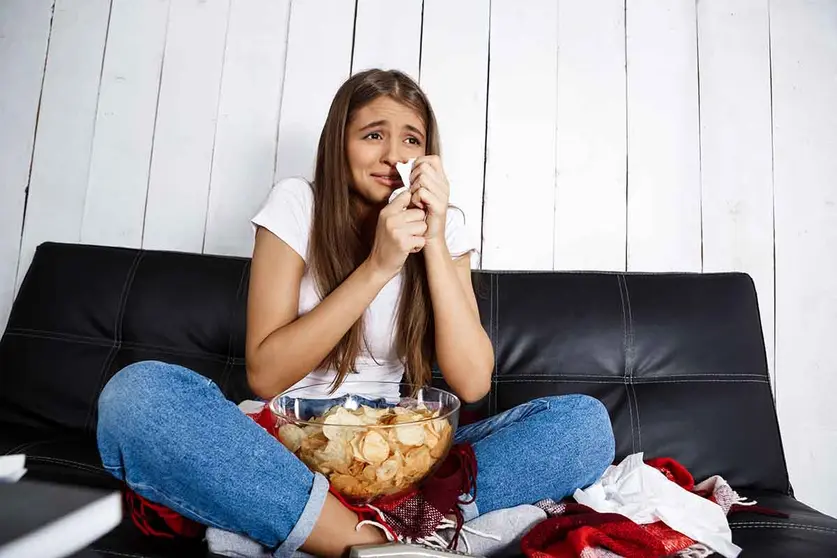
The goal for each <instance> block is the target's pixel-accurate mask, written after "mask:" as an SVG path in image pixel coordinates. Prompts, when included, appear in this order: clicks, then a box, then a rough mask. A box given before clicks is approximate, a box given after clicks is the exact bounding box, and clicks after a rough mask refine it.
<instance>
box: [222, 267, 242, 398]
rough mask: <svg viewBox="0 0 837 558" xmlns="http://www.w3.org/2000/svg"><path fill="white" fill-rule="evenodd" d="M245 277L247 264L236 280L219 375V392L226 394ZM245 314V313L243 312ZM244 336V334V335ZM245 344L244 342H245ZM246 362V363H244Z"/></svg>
mask: <svg viewBox="0 0 837 558" xmlns="http://www.w3.org/2000/svg"><path fill="white" fill-rule="evenodd" d="M246 275H247V264H246V263H245V264H244V265H243V266H242V268H241V277H239V278H238V288H237V289H236V292H235V304H233V309H232V313H231V314H232V315H231V316H230V321H231V323H230V327H229V331H230V335H229V338H228V339H227V360H226V362H225V363H224V371H223V372H222V374H221V391H223V392H226V389H227V382H228V381H229V377H230V372H231V370H232V359H233V354H232V352H233V335H234V331H235V317H236V316H237V315H238V304H237V303H238V300H239V297H240V296H241V292H242V290H243V288H244V277H245V276H246ZM245 312H246V311H245ZM245 335H246V333H245ZM245 342H246V340H245ZM245 362H246V361H245Z"/></svg>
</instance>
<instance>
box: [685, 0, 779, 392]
mask: <svg viewBox="0 0 837 558" xmlns="http://www.w3.org/2000/svg"><path fill="white" fill-rule="evenodd" d="M698 23H699V26H698V45H699V53H700V56H699V58H700V101H701V103H700V123H701V132H700V141H701V194H702V197H701V199H702V208H703V211H702V218H703V225H702V230H703V270H704V271H707V272H708V271H725V270H729V269H736V270H741V271H746V272H748V273H750V275H752V277H753V280H754V281H755V284H756V291H757V293H758V297H759V307H760V312H761V318H762V324H763V329H764V340H765V345H766V346H767V359H768V362H769V364H770V369H771V370H775V369H774V366H773V357H774V351H773V347H774V343H773V333H774V332H773V323H774V322H773V175H772V161H773V154H772V150H773V145H772V129H771V126H770V114H771V107H770V35H769V33H770V28H769V18H768V12H767V0H728V1H726V2H723V3H722V2H700V3H698ZM774 379H775V377H774Z"/></svg>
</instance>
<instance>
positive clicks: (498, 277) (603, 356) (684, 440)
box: [0, 243, 837, 557]
mask: <svg viewBox="0 0 837 558" xmlns="http://www.w3.org/2000/svg"><path fill="white" fill-rule="evenodd" d="M248 263H249V261H248V260H247V259H245V258H231V257H217V256H202V255H193V254H183V253H171V252H158V251H142V250H132V249H123V248H109V247H99V246H84V245H70V244H57V243H46V244H43V245H41V246H40V247H39V248H38V250H37V253H36V255H35V258H34V261H33V262H32V264H31V266H30V268H29V270H28V273H27V275H26V278H25V280H24V282H23V285H22V288H21V290H20V292H19V294H18V297H17V299H16V301H15V304H14V307H13V310H12V314H11V318H10V321H9V324H8V327H7V329H6V331H5V334H4V336H3V338H2V342H0V454H8V453H18V452H23V453H26V454H27V456H28V468H29V472H28V474H27V477H26V478H30V479H43V480H50V481H56V482H61V483H71V484H78V485H87V486H94V487H110V488H119V483H117V482H116V481H115V480H114V479H113V478H112V477H110V476H109V475H108V474H107V473H106V472H104V471H103V470H102V468H101V466H100V461H99V458H98V453H97V451H96V445H95V437H94V432H95V427H96V401H97V397H98V394H99V392H100V390H101V389H102V386H103V385H104V384H105V383H106V382H107V380H108V378H110V377H111V375H113V374H114V373H115V372H116V371H117V370H119V369H120V368H121V367H123V366H125V365H127V364H129V363H131V362H134V361H138V360H145V359H158V360H165V361H169V362H176V363H179V364H182V365H185V366H188V367H190V368H193V369H195V370H197V371H199V372H201V373H202V374H205V375H206V376H209V377H211V378H212V379H214V380H215V382H216V383H217V384H218V385H219V386H221V388H222V389H223V390H224V392H225V393H226V395H227V396H228V397H229V398H230V399H232V400H234V401H239V400H241V399H245V398H250V397H252V394H251V393H250V392H249V390H248V388H247V384H246V379H245V373H244V326H245V300H246V295H247V280H248ZM474 277H475V281H476V291H477V296H478V300H479V306H480V313H481V315H482V319H483V325H484V327H485V329H486V331H487V332H488V334H489V335H490V337H491V340H492V342H493V344H494V347H495V352H496V369H495V373H494V379H493V385H492V389H491V392H490V394H489V395H488V396H487V397H486V398H485V399H484V400H482V401H481V402H479V403H477V404H475V405H472V406H470V407H469V408H468V409H467V412H466V413H465V415H464V417H463V418H464V420H473V419H474V418H476V417H478V416H484V415H487V414H492V413H496V412H498V411H502V410H504V409H508V408H509V407H512V406H513V405H516V404H518V403H521V402H523V401H526V400H529V399H531V398H535V397H538V396H541V395H546V394H563V393H578V392H582V393H587V394H590V395H593V396H595V397H597V398H599V399H600V400H601V401H603V402H604V403H605V404H606V405H607V407H608V409H609V410H610V413H611V416H612V421H613V426H614V430H615V433H616V440H617V447H616V451H617V459H621V458H622V457H624V456H625V455H627V454H630V453H633V452H638V451H642V452H644V454H645V457H646V458H647V457H655V456H669V457H673V458H675V459H677V460H679V461H680V462H681V463H683V464H684V465H685V466H686V467H687V468H688V469H689V470H690V471H691V472H692V473H693V474H694V476H695V478H696V479H697V480H703V479H704V478H706V477H708V476H711V475H713V474H720V475H722V476H723V477H724V478H725V479H727V480H728V481H729V482H730V484H731V485H732V486H733V487H734V488H736V489H737V490H738V491H739V492H740V493H741V494H743V495H746V496H748V497H750V498H753V499H755V500H757V501H758V502H759V504H761V505H763V506H766V507H770V508H773V509H776V510H780V511H783V512H785V513H787V514H789V517H788V518H787V519H785V518H776V517H766V516H764V515H755V514H746V513H741V514H736V515H734V516H732V517H731V518H730V523H731V525H732V531H733V535H734V540H735V542H736V543H737V544H739V545H740V546H742V547H743V548H744V553H743V555H744V556H793V557H796V556H800V557H801V556H806V557H820V556H822V557H825V556H837V520H835V519H834V518H831V517H828V516H826V515H823V514H821V513H819V512H817V511H815V510H813V509H812V508H810V507H808V506H806V505H805V504H803V503H801V502H799V501H797V500H796V499H794V497H793V491H792V488H791V484H790V481H789V479H788V473H787V468H786V465H785V458H784V454H783V449H782V441H781V438H780V435H779V428H778V423H777V419H776V413H775V407H774V402H773V397H772V394H771V389H770V384H769V379H768V374H767V365H766V359H765V350H764V344H763V340H762V332H761V326H760V321H759V314H758V307H757V304H756V294H755V290H754V287H753V283H752V281H751V280H750V278H749V277H748V276H747V275H744V274H736V273H733V274H705V275H697V274H633V273H628V274H625V273H558V272H531V273H523V272H488V271H484V272H477V273H475V275H474ZM208 420H209V419H208ZM206 555H207V550H206V548H205V546H204V545H203V543H201V542H200V541H186V542H184V541H169V540H159V539H149V538H146V537H144V536H143V535H141V534H140V533H139V531H138V530H137V529H136V528H135V527H134V526H133V524H132V523H131V522H130V521H129V520H127V519H126V521H124V522H123V524H122V525H121V526H120V527H118V528H117V529H115V530H114V531H112V532H111V533H109V534H108V535H106V536H104V537H103V538H102V539H100V540H99V541H97V542H96V543H94V544H93V545H92V546H91V547H90V548H89V549H88V550H87V551H86V553H85V556H134V557H137V556H155V557H174V556H178V557H181V556H206Z"/></svg>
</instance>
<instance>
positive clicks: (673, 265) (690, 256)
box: [626, 0, 701, 271]
mask: <svg viewBox="0 0 837 558" xmlns="http://www.w3.org/2000/svg"><path fill="white" fill-rule="evenodd" d="M695 23H696V21H695V1H694V0H672V1H670V2H666V3H665V6H661V5H660V2H658V1H657V0H627V22H626V28H627V62H628V70H627V73H628V77H627V83H628V157H629V159H628V262H627V263H628V270H631V271H670V270H676V271H700V270H701V246H700V241H701V236H700V156H699V151H700V147H699V139H698V134H699V132H698V84H697V38H696V32H695V26H696V25H695Z"/></svg>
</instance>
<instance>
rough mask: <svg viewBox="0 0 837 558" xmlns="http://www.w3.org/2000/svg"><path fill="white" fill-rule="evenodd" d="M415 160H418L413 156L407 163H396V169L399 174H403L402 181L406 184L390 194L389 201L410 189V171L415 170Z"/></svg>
mask: <svg viewBox="0 0 837 558" xmlns="http://www.w3.org/2000/svg"><path fill="white" fill-rule="evenodd" d="M415 162H416V160H415V158H413V159H410V160H408V161H407V162H406V163H395V170H397V171H398V174H399V176H401V182H402V184H404V186H401V187H400V188H397V189H395V190H393V191H392V193H391V194H390V195H389V202H388V203H392V200H394V199H395V198H397V197H398V196H400V195H401V193H402V192H404V191H405V190H409V189H410V173H411V172H413V163H415Z"/></svg>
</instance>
